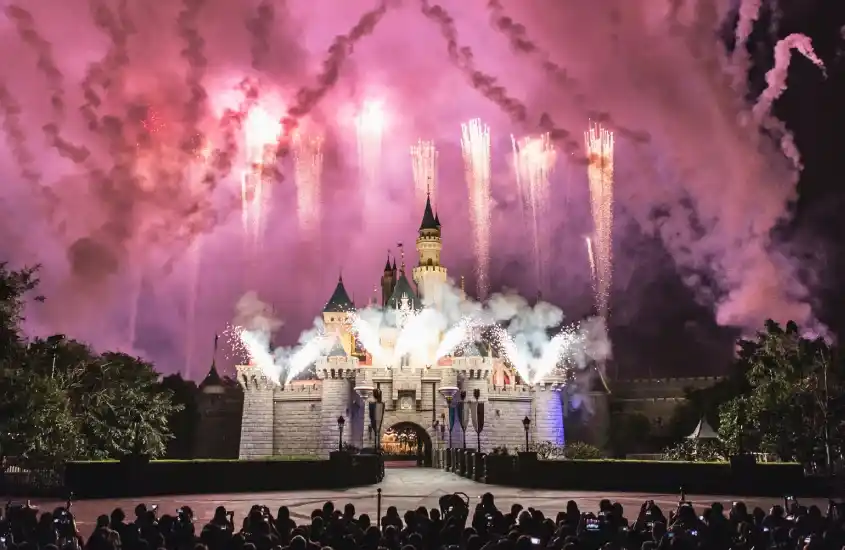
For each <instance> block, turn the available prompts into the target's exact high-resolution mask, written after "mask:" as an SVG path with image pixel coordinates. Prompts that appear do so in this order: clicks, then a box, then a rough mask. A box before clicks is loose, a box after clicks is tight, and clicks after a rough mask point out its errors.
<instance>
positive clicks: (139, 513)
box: [135, 504, 147, 521]
mask: <svg viewBox="0 0 845 550" xmlns="http://www.w3.org/2000/svg"><path fill="white" fill-rule="evenodd" d="M146 516H147V505H146V504H139V505H138V506H136V507H135V519H136V520H140V521H143V520H144V518H146Z"/></svg>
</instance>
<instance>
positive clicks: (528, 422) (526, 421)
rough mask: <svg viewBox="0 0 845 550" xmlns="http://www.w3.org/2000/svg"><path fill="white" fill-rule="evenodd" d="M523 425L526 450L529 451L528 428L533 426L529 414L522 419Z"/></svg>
mask: <svg viewBox="0 0 845 550" xmlns="http://www.w3.org/2000/svg"><path fill="white" fill-rule="evenodd" d="M522 427H523V429H525V452H526V453H527V452H528V430H529V429H530V428H531V419H530V418H528V417H527V416H526V417H525V418H523V419H522Z"/></svg>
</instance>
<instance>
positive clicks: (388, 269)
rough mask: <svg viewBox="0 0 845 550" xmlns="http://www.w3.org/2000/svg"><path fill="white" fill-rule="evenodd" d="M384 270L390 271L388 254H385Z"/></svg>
mask: <svg viewBox="0 0 845 550" xmlns="http://www.w3.org/2000/svg"><path fill="white" fill-rule="evenodd" d="M384 270H385V271H390V255H388V256H387V262H385V264H384Z"/></svg>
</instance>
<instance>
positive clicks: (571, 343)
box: [532, 325, 586, 383]
mask: <svg viewBox="0 0 845 550" xmlns="http://www.w3.org/2000/svg"><path fill="white" fill-rule="evenodd" d="M585 340H586V338H585V336H584V334H583V333H582V332H581V330H580V326H579V325H572V326H569V327H565V328H564V329H563V330H561V331H560V332H559V333H557V334H556V335H555V336H554V338H552V339H551V340H550V341H549V342H548V343H547V344H546V345H545V347H544V348H543V350H542V353H541V354H540V357H538V358H537V359H536V360H535V361H534V364H533V367H534V368H533V369H532V370H533V373H532V374H533V379H532V383H536V382H541V381H542V380H543V379H544V378H545V377H546V376H548V375H549V374H551V373H552V372H553V371H554V370H555V369H557V368H559V367H561V366H564V365H565V364H566V363H567V362H569V361H570V360H572V359H573V358H574V357H575V356H577V355H578V353H579V352H580V350H582V349H583V347H584V342H585Z"/></svg>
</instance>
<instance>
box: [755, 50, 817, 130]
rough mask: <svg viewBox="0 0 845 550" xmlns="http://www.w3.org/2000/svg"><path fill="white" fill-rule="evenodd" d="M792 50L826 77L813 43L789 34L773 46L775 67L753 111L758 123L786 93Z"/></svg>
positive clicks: (767, 75) (767, 76)
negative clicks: (796, 51)
mask: <svg viewBox="0 0 845 550" xmlns="http://www.w3.org/2000/svg"><path fill="white" fill-rule="evenodd" d="M792 50H798V53H800V54H801V55H803V56H804V57H806V58H807V59H808V60H810V62H811V63H813V65H815V66H816V67H818V68H819V69H821V71H822V73H823V74H825V76H827V73H826V70H825V66H824V62H822V60H821V59H819V57H818V56H817V55H816V52H815V50H813V41H812V40H811V39H810V38H809V37H808V36H804V35H803V34H790V35H789V36H787V37H786V38H784V39H783V40H781V41H780V42H778V43H777V44H776V45H775V66H774V67H772V69H771V70H769V72H767V73H766V84H767V86H766V89H765V90H763V93H762V94H760V97H759V98H758V99H757V103H756V104H755V105H754V109H753V113H754V116H755V117H756V118H757V120H758V121H762V120H763V118H764V117H765V116H766V115H768V113H769V111H770V110H771V108H772V104H773V103H774V102H775V100H777V98H779V97H780V96H781V94H783V92H785V91H786V78H787V76H788V71H789V62H790V61H791V60H792Z"/></svg>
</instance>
